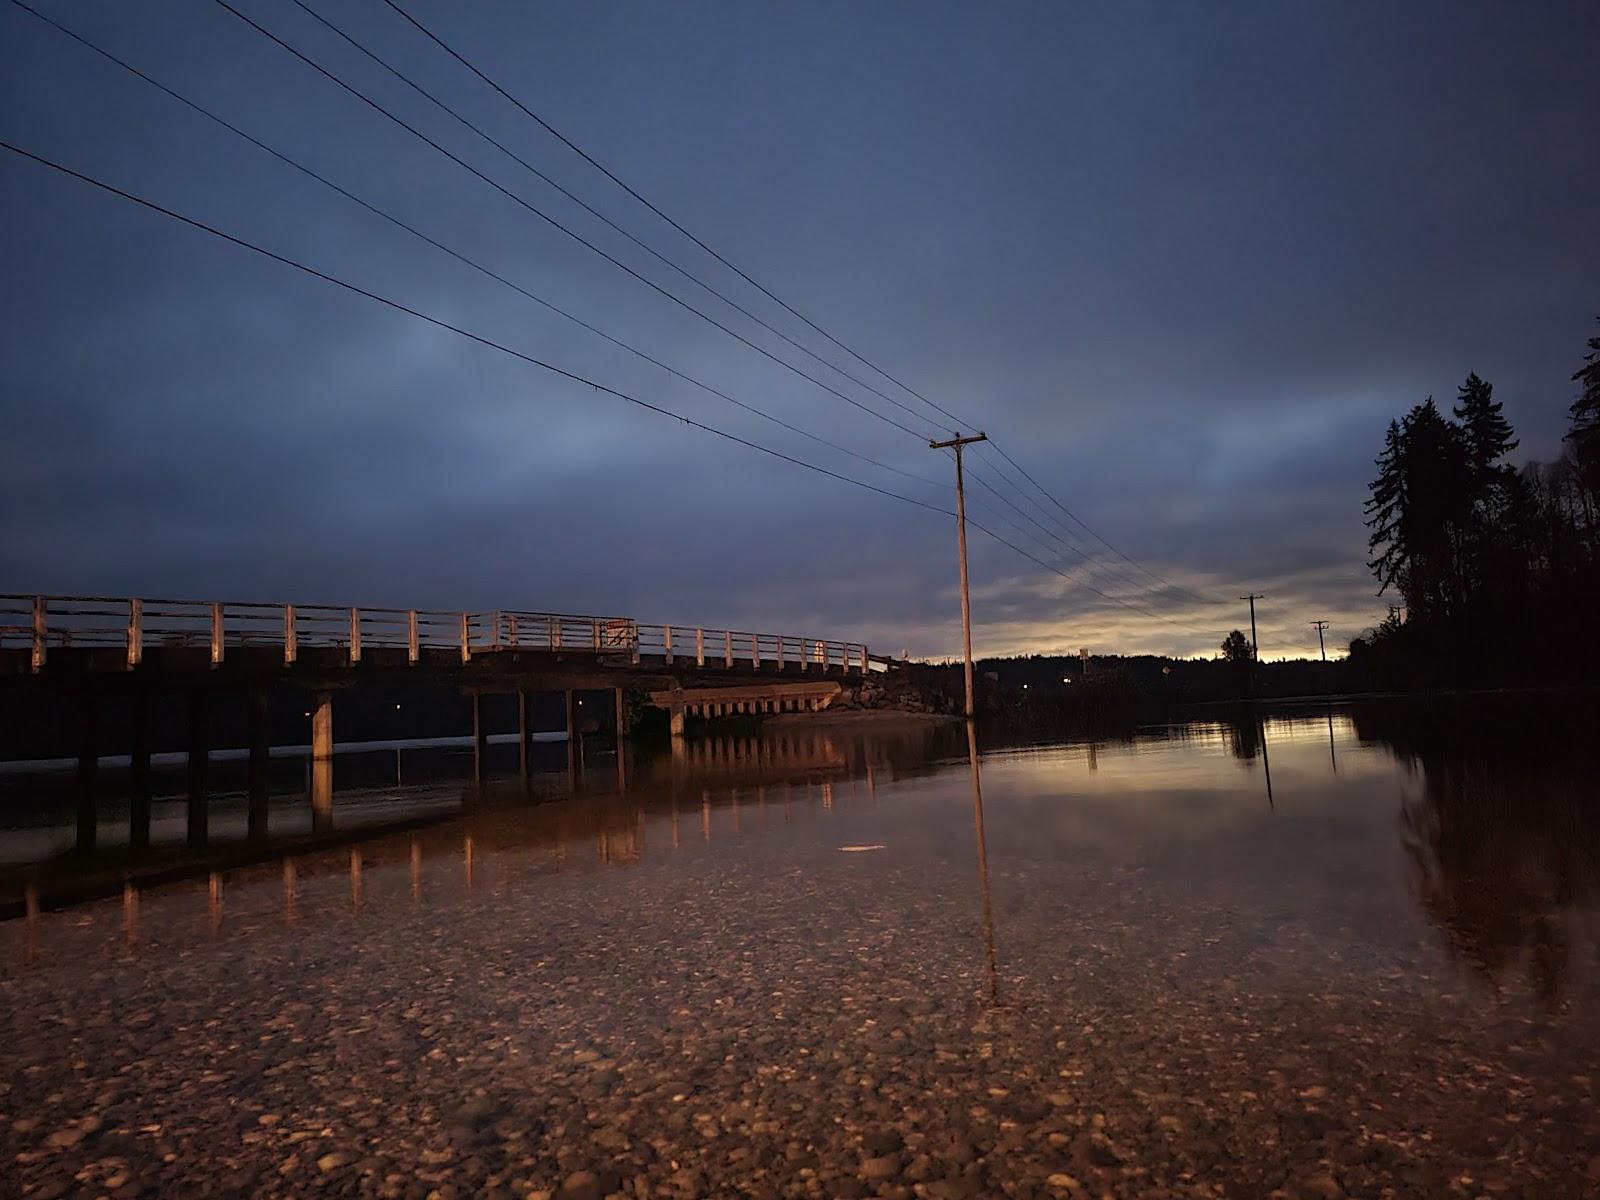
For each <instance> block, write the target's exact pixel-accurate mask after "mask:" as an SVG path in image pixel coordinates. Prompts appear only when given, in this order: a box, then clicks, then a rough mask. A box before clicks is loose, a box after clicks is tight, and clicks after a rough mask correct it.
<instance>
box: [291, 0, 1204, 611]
mask: <svg viewBox="0 0 1600 1200" xmlns="http://www.w3.org/2000/svg"><path fill="white" fill-rule="evenodd" d="M383 2H384V3H385V4H386V5H387V6H388V7H389V8H390V9H392V10H393V11H394V12H395V13H397V14H398V15H399V16H400V17H401V18H403V19H404V20H405V21H406V22H407V23H408V24H410V25H411V26H412V27H413V28H415V29H416V30H417V31H418V32H419V33H421V34H422V35H423V36H424V37H425V38H427V39H428V40H429V41H430V42H432V43H433V44H434V45H436V46H438V47H439V48H440V49H441V50H443V51H444V52H445V53H446V54H448V55H449V56H450V57H451V58H452V59H454V60H455V61H456V62H458V63H459V64H460V65H461V66H462V67H464V68H466V70H468V71H470V72H471V73H472V74H473V75H474V76H476V77H477V78H478V79H479V80H481V81H482V82H483V83H484V84H486V85H487V86H488V87H489V88H491V89H492V90H493V91H494V92H496V93H497V94H498V95H500V96H501V97H502V98H503V99H505V100H506V101H508V102H509V103H510V104H512V105H513V106H515V107H516V108H517V109H518V110H519V111H520V112H522V113H523V114H524V115H525V116H527V117H528V118H529V119H530V120H532V121H534V122H535V123H536V124H537V125H539V126H540V127H541V128H542V129H544V130H545V131H546V132H547V133H549V134H550V135H551V136H552V137H554V138H556V139H557V140H558V141H559V142H561V143H562V144H563V145H565V146H566V147H567V148H568V149H570V150H571V151H572V152H573V153H574V154H576V155H578V156H579V157H580V158H581V159H583V160H584V161H585V162H586V163H588V164H589V165H590V166H591V167H593V168H594V169H595V170H597V171H599V172H600V173H601V174H602V175H604V176H605V177H606V178H607V179H608V180H610V181H611V182H612V183H614V184H616V185H617V186H618V187H619V188H621V189H622V190H623V191H624V192H626V193H627V194H628V195H629V196H631V197H632V198H633V199H634V200H636V201H638V202H639V203H640V204H642V205H643V206H644V207H645V208H647V209H648V210H649V211H650V212H652V213H654V214H655V215H656V216H657V217H659V218H660V219H661V220H662V221H664V222H666V223H667V224H668V225H670V226H671V227H672V228H673V229H674V230H676V231H677V232H678V233H680V234H681V235H683V236H684V237H685V238H687V239H688V240H689V241H691V242H693V243H694V244H695V245H696V246H698V247H699V248H700V249H701V250H703V251H705V253H707V254H708V255H710V256H711V257H712V258H713V259H715V260H716V261H717V262H719V263H721V264H722V265H723V266H724V267H726V268H727V269H728V270H730V271H732V272H733V273H734V274H735V275H737V276H738V277H739V278H740V279H742V280H744V281H745V282H746V283H748V284H749V285H750V286H751V287H753V288H755V289H756V290H757V291H759V292H760V293H761V294H762V295H764V296H766V297H767V299H769V300H771V301H772V302H773V303H775V304H777V305H778V306H779V307H780V308H782V309H783V310H784V311H785V312H787V313H789V314H790V315H791V316H793V317H795V318H796V319H798V320H799V321H801V322H802V323H803V324H805V325H806V326H807V327H808V328H810V329H811V330H813V331H814V332H816V333H817V334H819V335H820V336H822V337H823V338H825V339H827V340H828V341H829V342H831V343H832V344H833V345H835V346H837V347H838V348H839V349H840V350H843V351H844V352H845V353H846V354H848V355H850V356H851V357H852V358H853V359H855V360H856V361H857V362H859V363H861V364H862V365H863V366H865V367H867V368H869V369H870V370H872V371H874V372H876V373H877V374H878V375H879V376H881V377H882V378H884V379H886V380H888V381H889V382H890V383H892V384H894V385H895V386H896V387H898V388H900V389H901V390H902V391H904V392H905V393H906V394H907V395H910V396H913V397H915V398H916V399H917V400H920V401H921V402H922V403H923V404H924V405H926V406H927V407H928V408H929V409H931V410H933V411H934V412H936V413H938V414H939V415H940V416H941V417H943V418H946V419H948V420H950V421H954V422H955V423H956V424H957V425H958V426H962V425H965V426H966V427H968V428H974V427H975V425H974V423H973V422H971V421H964V420H963V419H962V418H961V417H960V416H958V415H957V414H956V413H953V412H951V411H950V410H949V409H948V408H946V407H945V406H943V405H941V404H939V403H938V402H936V401H934V400H932V399H930V398H929V397H928V396H926V395H924V394H923V393H922V392H920V391H918V390H917V389H916V388H914V387H912V386H911V385H910V384H908V383H906V382H905V381H904V380H902V379H900V378H899V377H897V376H896V375H894V374H892V373H891V372H889V371H888V370H886V369H885V368H884V367H882V366H880V365H879V364H877V363H876V362H874V361H873V360H871V359H869V358H867V357H866V356H865V355H864V354H862V353H861V352H860V351H858V350H856V349H854V348H853V347H852V346H850V345H848V344H847V343H845V342H844V341H842V340H841V339H839V338H838V337H836V336H834V335H833V334H832V333H830V332H828V330H826V329H824V328H823V327H822V326H821V325H819V324H817V323H816V322H815V321H813V320H812V319H811V318H810V317H807V316H806V315H805V314H804V313H802V312H800V311H799V310H797V309H796V308H794V307H793V306H792V305H790V304H789V303H788V302H787V301H785V300H784V299H782V298H781V297H780V296H778V295H777V294H775V293H774V292H773V291H771V290H770V289H769V288H767V287H766V286H765V285H764V284H762V283H761V282H760V281H759V280H757V279H755V278H754V277H753V276H751V275H750V274H748V273H747V272H746V271H744V270H743V269H742V268H740V267H739V266H738V265H736V264H735V263H733V262H731V261H730V260H729V259H728V258H727V257H725V256H724V255H723V254H721V253H720V252H719V251H717V250H716V249H715V248H714V247H712V246H711V245H709V244H708V243H706V242H705V241H704V240H702V239H701V238H700V237H698V236H697V235H696V234H694V233H693V232H691V231H690V230H689V229H687V228H686V227H685V226H684V225H682V224H681V223H679V222H678V221H677V220H675V219H674V218H673V217H671V216H670V215H669V214H667V213H666V212H664V211H663V210H662V209H661V208H660V207H658V206H657V205H656V204H655V203H653V202H652V201H651V200H650V199H649V198H648V197H646V196H644V195H643V194H642V193H640V192H639V191H638V190H636V189H635V188H634V187H632V186H631V185H630V184H628V183H627V182H626V181H625V180H623V179H622V178H620V177H619V176H618V175H616V174H615V173H614V172H613V171H612V170H611V169H610V168H608V167H607V166H605V164H603V163H601V162H600V161H599V160H598V159H596V158H595V157H594V156H593V155H591V154H590V153H589V152H588V151H587V150H585V149H584V148H583V147H582V146H580V145H578V143H576V142H574V141H573V140H572V139H571V138H569V137H567V135H566V134H564V133H562V132H561V131H560V130H559V129H557V128H556V127H555V126H554V125H552V124H551V123H550V122H549V121H547V120H546V119H545V118H544V117H542V116H540V115H539V114H538V113H537V112H535V111H534V110H533V109H532V108H530V107H528V105H527V104H525V103H524V102H523V101H522V100H521V99H519V98H518V97H517V96H516V95H514V94H513V93H512V92H510V91H509V90H508V89H506V88H505V87H503V86H502V85H501V84H500V83H498V82H497V81H496V80H495V79H494V78H492V77H491V76H490V75H488V74H487V73H486V72H484V71H483V70H481V69H480V68H479V67H478V66H477V65H476V64H475V63H473V62H472V61H471V60H470V59H468V58H467V57H466V56H465V55H464V54H462V53H461V52H460V51H458V50H457V49H455V47H453V46H452V45H450V44H449V43H448V42H447V41H445V40H444V39H443V38H442V37H440V36H439V35H438V34H437V33H435V32H434V31H433V30H432V29H430V28H429V27H428V26H427V25H425V24H424V23H423V22H422V21H420V20H419V19H418V18H416V17H415V16H413V15H412V14H411V13H410V12H408V11H407V10H406V9H405V8H403V7H402V6H401V5H400V4H398V3H397V2H396V0H383ZM295 3H296V4H297V5H299V6H300V7H301V8H304V9H306V10H307V11H308V12H312V10H311V9H310V8H309V7H308V6H307V5H306V4H305V3H304V2H303V0H295ZM312 15H314V16H315V15H317V14H315V13H314V12H313V13H312ZM318 19H319V20H322V18H321V17H318ZM324 23H325V24H329V23H327V22H324ZM329 27H330V28H334V27H333V26H332V25H331V24H329ZM335 31H336V32H340V33H341V36H344V37H345V38H346V39H347V40H350V41H352V44H356V45H357V46H358V47H359V43H356V42H355V41H354V39H351V38H350V37H349V35H348V34H343V32H342V31H339V30H337V29H336V30H335ZM369 53H370V52H369ZM374 57H375V56H374ZM378 61H380V62H381V60H378ZM385 65H386V64H385ZM391 69H392V68H391ZM402 78H403V76H402ZM408 82H409V81H408ZM419 90H420V89H419ZM425 94H426V93H425ZM480 132H481V131H480ZM484 136H485V137H487V135H484ZM507 153H510V152H509V151H507ZM518 161H521V160H520V159H519V160H518ZM524 165H526V164H524ZM529 169H530V170H532V169H533V168H531V167H530V168H529ZM541 178H546V177H545V176H543V175H542V174H541ZM557 186H559V185H557ZM561 190H562V192H563V193H564V194H566V195H568V196H571V195H572V193H571V192H570V191H568V190H567V189H565V188H562V189H561ZM573 198H574V199H576V197H573ZM577 202H578V203H580V204H583V206H584V207H585V208H586V209H588V208H589V206H588V205H587V204H584V203H583V201H581V200H579V201H577ZM589 211H593V210H592V209H590V210H589ZM602 219H605V220H606V223H607V224H608V225H611V226H612V227H613V228H618V226H616V224H615V223H614V222H612V221H610V220H609V219H606V218H602ZM626 236H628V237H629V238H630V240H633V241H635V242H638V243H639V244H641V245H643V243H642V242H640V240H639V239H638V238H635V237H634V236H633V235H632V234H626ZM646 248H647V249H650V248H649V247H646ZM651 253H655V251H654V250H653V249H652V250H651ZM657 257H662V256H661V255H659V254H658V255H657ZM663 261H668V260H666V259H665V258H663ZM672 265H675V264H672ZM679 269H680V270H681V268H679ZM690 278H694V277H693V276H690ZM697 282H698V280H697ZM703 286H704V285H703ZM717 294H718V295H719V296H720V295H721V293H717ZM722 298H723V299H726V297H722ZM729 303H732V302H731V301H729ZM736 307H737V306H736ZM740 311H745V310H743V309H740ZM746 315H750V314H748V313H747V314H746ZM755 319H757V320H759V318H755ZM763 324H765V322H763ZM767 328H769V329H770V328H771V326H770V325H769V326H767ZM779 336H780V337H783V336H784V335H782V334H779ZM785 340H786V341H789V342H790V343H791V344H797V343H794V342H793V340H792V339H789V338H787V337H785ZM802 349H804V347H802ZM807 353H812V352H811V351H809V350H808V351H807ZM812 356H813V357H819V356H817V355H815V354H814V353H812ZM823 361H825V360H823ZM828 365H830V366H833V369H835V370H839V368H838V367H837V366H834V365H833V364H831V363H830V364H828ZM840 373H841V374H844V375H845V377H846V378H849V379H852V380H854V381H855V382H857V383H861V382H862V381H860V380H859V379H856V378H855V377H854V376H852V375H849V374H848V373H846V372H843V371H840ZM862 386H865V387H867V388H868V390H870V391H872V392H873V393H874V394H875V395H878V396H881V397H883V398H884V399H887V400H890V401H891V403H896V404H898V403H899V402H898V401H894V400H893V398H892V397H889V396H887V395H885V393H883V392H882V391H879V390H878V389H876V388H872V387H871V386H870V385H867V384H862ZM900 407H901V408H902V409H906V406H905V405H903V404H901V405H900ZM906 411H910V410H909V409H906ZM989 444H990V445H991V446H992V448H993V451H994V453H996V454H998V455H999V456H1000V457H1001V458H1003V459H1004V460H1005V461H1006V462H1007V463H1009V464H1010V465H1011V466H1012V467H1013V468H1014V469H1015V470H1016V471H1017V472H1018V473H1020V474H1021V475H1022V477H1023V478H1024V479H1025V480H1026V481H1027V482H1028V483H1030V484H1032V486H1033V487H1034V488H1036V489H1037V490H1038V491H1039V492H1040V494H1042V495H1043V496H1044V497H1045V498H1046V499H1047V500H1049V501H1050V502H1051V503H1052V504H1053V505H1054V506H1055V507H1056V508H1058V509H1059V510H1060V511H1061V512H1062V513H1063V514H1064V515H1065V516H1066V517H1067V518H1068V519H1069V520H1071V521H1072V522H1073V523H1074V524H1076V525H1077V526H1079V527H1080V528H1081V529H1083V531H1084V532H1085V533H1087V534H1088V535H1089V536H1091V537H1093V538H1094V539H1095V540H1096V541H1097V542H1099V543H1100V544H1101V545H1102V546H1104V547H1105V548H1106V549H1107V550H1109V551H1111V552H1112V553H1113V554H1115V555H1116V556H1117V557H1118V558H1119V559H1121V560H1123V561H1124V562H1126V563H1127V564H1128V565H1130V566H1132V567H1134V568H1135V569H1137V570H1139V571H1141V572H1143V573H1144V574H1145V575H1146V576H1148V577H1149V578H1150V579H1152V580H1154V581H1155V582H1156V583H1159V584H1161V585H1162V586H1164V587H1166V588H1169V589H1172V590H1173V591H1176V592H1180V593H1183V594H1185V595H1187V596H1189V597H1191V598H1192V599H1193V600H1194V601H1196V602H1197V603H1201V604H1213V603H1224V601H1220V600H1215V599H1210V598H1207V597H1203V596H1201V595H1200V594H1199V593H1197V592H1195V591H1193V590H1192V589H1190V588H1188V587H1185V586H1184V585H1182V584H1178V583H1174V582H1173V581H1172V580H1169V579H1167V578H1165V577H1164V576H1162V575H1159V574H1157V573H1156V572H1154V571H1152V570H1150V569H1149V568H1148V567H1146V566H1144V565H1143V564H1142V563H1140V562H1139V561H1138V560H1136V559H1134V558H1132V557H1131V556H1130V555H1128V554H1126V553H1124V552H1123V551H1122V550H1121V549H1119V548H1118V547H1117V546H1115V545H1114V544H1112V543H1111V542H1110V541H1109V540H1108V539H1106V538H1105V537H1103V536H1102V535H1101V534H1100V533H1099V532H1097V531H1096V530H1095V529H1094V528H1093V527H1092V526H1090V525H1089V524H1087V523H1086V522H1085V521H1083V519H1082V518H1080V517H1079V516H1078V515H1077V514H1076V513H1075V512H1073V511H1072V509H1070V508H1069V507H1068V506H1067V505H1066V504H1065V503H1063V502H1062V501H1061V500H1060V499H1059V498H1057V497H1056V496H1055V495H1054V494H1053V493H1052V492H1050V491H1049V490H1048V489H1047V488H1045V487H1044V485H1043V484H1041V483H1040V482H1039V481H1038V480H1037V479H1035V478H1034V477H1033V476H1032V475H1031V474H1030V473H1029V472H1028V471H1026V470H1025V469H1024V468H1023V467H1022V466H1021V464H1019V463H1018V462H1017V461H1016V459H1014V458H1013V457H1012V456H1011V455H1010V454H1009V453H1007V452H1006V450H1005V448H1004V447H1003V446H1002V445H1001V444H1000V443H999V441H998V439H996V438H993V437H991V438H990V439H989ZM1019 490H1020V491H1021V492H1022V493H1023V494H1026V489H1025V488H1021V489H1019Z"/></svg>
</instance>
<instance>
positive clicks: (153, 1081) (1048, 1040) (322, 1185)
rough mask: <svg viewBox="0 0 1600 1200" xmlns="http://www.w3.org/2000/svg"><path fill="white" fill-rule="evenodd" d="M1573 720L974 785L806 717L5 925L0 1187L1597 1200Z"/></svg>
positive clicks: (1359, 724)
mask: <svg viewBox="0 0 1600 1200" xmlns="http://www.w3.org/2000/svg"><path fill="white" fill-rule="evenodd" d="M1593 717H1594V714H1593V712H1592V710H1590V711H1589V712H1587V713H1585V712H1581V711H1574V710H1571V709H1568V708H1564V707H1551V708H1550V709H1549V711H1545V710H1543V709H1540V708H1538V706H1529V705H1527V704H1525V703H1520V702H1514V703H1510V704H1505V705H1501V706H1496V707H1493V708H1488V709H1483V708H1480V709H1473V710H1465V709H1455V708H1450V709H1444V708H1440V707H1439V706H1417V705H1405V704H1399V703H1389V704H1382V703H1370V704H1366V705H1363V706H1360V707H1356V708H1350V707H1337V706H1336V707H1331V708H1326V709H1323V708H1316V709H1295V710H1284V711H1271V710H1269V711H1267V712H1265V713H1264V714H1262V713H1257V712H1254V711H1246V712H1244V713H1231V714H1223V715H1222V716H1221V717H1220V718H1219V719H1205V720H1199V721H1188V722H1183V723H1175V724H1170V725H1162V726H1155V727H1149V728H1146V729H1144V730H1142V731H1141V732H1140V733H1139V734H1138V735H1137V736H1135V737H1133V738H1132V739H1130V740H1125V741H1119V742H1115V743H1107V742H1099V743H1096V744H1091V743H1081V742H1079V743H1071V742H1069V743H1063V744H1054V745H1030V746H1005V745H1001V744H993V745H991V744H989V741H988V739H987V737H985V738H984V739H983V740H982V741H981V742H980V744H979V749H980V753H979V754H977V755H973V754H971V753H970V752H969V740H968V735H967V733H966V732H965V731H964V730H963V729H961V728H959V727H957V728H950V727H948V726H946V727H933V726H922V727H913V728H908V729H898V730H894V731H882V732H872V731H871V730H870V729H862V730H861V731H859V732H858V731H855V730H853V729H849V728H836V729H825V728H821V727H812V726H808V725H802V724H797V725H790V726H787V727H784V728H781V729H779V728H773V729H769V730H768V731H767V732H766V733H765V734H763V735H760V736H752V737H748V738H738V739H728V740H720V741H702V742H691V743H688V744H686V745H683V746H682V747H680V749H679V751H678V752H677V753H676V754H672V753H666V752H663V753H662V754H660V755H655V756H647V755H642V754H640V755H635V756H632V757H630V758H629V759H628V760H627V761H626V762H625V763H624V764H623V768H624V769H623V770H621V771H614V770H613V771H609V772H608V771H606V770H604V769H602V770H598V771H596V772H595V773H594V776H593V778H594V779H595V781H596V782H595V783H594V784H593V785H592V787H591V790H589V791H588V792H587V793H585V794H582V795H579V796H576V797H572V798H567V799H553V800H547V801H545V802H543V803H538V804H533V803H530V802H529V801H528V800H527V799H525V798H522V797H520V796H518V795H515V794H506V795H504V796H499V795H491V796H490V797H489V798H488V799H487V800H486V801H484V802H482V803H480V804H478V805H475V806H472V807H470V808H468V809H467V810H465V811H463V812H461V813H459V814H457V815H446V816H445V817H444V818H443V819H440V820H435V821H433V822H432V823H430V824H427V825H425V826H421V827H418V828H415V829H411V830H407V831H402V832H395V833H388V834H383V833H380V834H376V835H374V836H372V837H370V838H365V839H364V840H360V841H356V842H353V843H352V844H351V845H347V846H339V847H330V848H326V849H319V850H315V851H310V852H307V853H304V854H296V855H294V856H292V857H288V858H283V859H279V858H273V859H271V860H270V861H263V862H261V863H258V864H255V865H250V866H243V867H239V868H237V869H235V870H229V871H224V872H222V873H221V874H220V875H219V877H218V881H217V883H216V885H214V886H208V883H207V881H206V880H205V879H200V880H197V881H194V882H188V883H174V884H170V885H164V886H161V887H154V888H149V889H145V890H143V891H140V892H138V893H137V894H135V895H134V896H132V897H131V898H130V902H129V903H125V902H124V901H122V900H118V899H110V900H105V901H98V902H94V903H90V904H85V905H79V906H76V907H72V908H68V909H64V910H61V911H58V912H50V911H47V912H45V913H43V914H42V915H41V916H40V918H39V920H38V921H37V923H36V925H35V926H33V927H32V928H31V930H30V927H29V926H28V924H27V923H26V922H24V921H21V920H16V921H10V922H6V923H5V924H4V925H3V926H0V965H3V969H4V972H5V974H4V978H3V981H0V1038H3V1040H4V1045H5V1047H6V1051H5V1066H6V1069H5V1071H4V1073H3V1076H0V1152H3V1154H4V1162H5V1164H6V1166H5V1168H4V1173H5V1174H6V1175H8V1176H9V1177H10V1178H11V1179H12V1180H14V1181H15V1182H16V1183H17V1184H18V1185H19V1190H20V1192H21V1194H23V1195H25V1196H60V1195H72V1194H80V1193H81V1194H83V1195H113V1196H134V1195H148V1196H157V1195H161V1196H170V1195H183V1196H190V1195H251V1196H285V1197H287V1196H302V1195H308V1194H328V1195H372V1196H394V1197H418V1198H423V1197H428V1196H432V1195H438V1196H439V1197H451V1196H456V1197H465V1196H477V1195H486V1196H503V1197H518V1198H522V1197H527V1196H530V1195H550V1196H564V1197H570V1198H574V1200H575V1198H579V1197H594V1198H598V1197H602V1196H609V1195H619V1194H620V1195H622V1196H628V1197H636V1198H638V1200H645V1198H647V1197H657V1196H660V1197H695V1196H753V1197H773V1196H816V1197H863V1196H884V1197H891V1196H892V1197H913V1196H915V1197H925V1198H931V1200H958V1198H961V1197H980V1196H1016V1197H1035V1196H1037V1197H1053V1196H1070V1197H1080V1196H1102V1195H1113V1196H1141V1197H1146V1196H1156V1197H1163V1196H1173V1197H1175V1196H1185V1197H1201V1196H1240V1197H1245V1196H1249V1197H1264V1196H1277V1197H1287V1198H1298V1197H1313V1198H1323V1197H1339V1196H1345V1195H1348V1196H1374V1197H1377V1196H1430V1197H1431V1196H1463V1197H1475V1196H1495V1197H1499V1196H1529V1197H1579V1196H1592V1195H1594V1194H1595V1193H1596V1190H1597V1189H1600V1106H1597V1095H1596V1091H1597V1088H1600V1004H1597V1001H1600V952H1597V947H1600V884H1597V875H1600V783H1597V781H1596V777H1595V773H1594V772H1593V770H1592V767H1591V766H1590V764H1589V762H1588V760H1587V759H1586V758H1584V757H1583V755H1582V754H1581V753H1580V749H1579V748H1580V747H1581V746H1582V745H1583V744H1584V742H1583V738H1584V736H1585V735H1584V734H1583V732H1582V731H1583V730H1584V729H1586V728H1592V721H1593ZM601 779H604V780H605V781H606V782H605V784H604V786H603V787H602V786H601V785H600V784H599V782H598V781H599V780H601ZM30 954H31V955H32V957H33V960H34V961H32V962H31V963H29V962H27V961H26V960H27V958H28V957H29V955H30Z"/></svg>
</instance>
